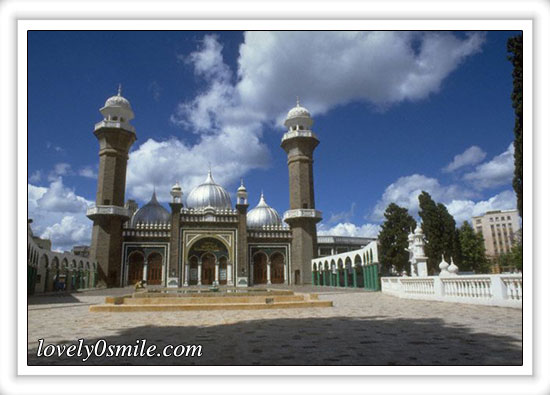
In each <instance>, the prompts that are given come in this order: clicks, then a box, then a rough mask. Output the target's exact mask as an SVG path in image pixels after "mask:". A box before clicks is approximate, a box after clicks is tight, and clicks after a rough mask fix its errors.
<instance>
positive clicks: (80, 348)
mask: <svg viewBox="0 0 550 395" xmlns="http://www.w3.org/2000/svg"><path fill="white" fill-rule="evenodd" d="M36 356H37V357H43V358H61V357H65V356H66V357H69V358H81V359H82V362H86V361H87V360H88V359H89V358H90V357H92V356H94V357H98V358H101V357H107V358H118V357H146V358H153V357H156V358H169V357H176V358H182V357H183V358H188V357H191V358H193V357H202V345H200V344H199V345H196V344H178V345H172V344H167V345H166V346H163V347H157V345H156V344H147V339H138V340H136V342H135V344H109V343H108V342H107V341H106V340H105V339H98V340H96V341H95V342H93V343H90V344H86V343H85V340H84V339H78V340H77V341H76V343H73V344H44V339H38V349H37V351H36Z"/></svg>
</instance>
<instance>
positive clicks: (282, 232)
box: [247, 225, 292, 239]
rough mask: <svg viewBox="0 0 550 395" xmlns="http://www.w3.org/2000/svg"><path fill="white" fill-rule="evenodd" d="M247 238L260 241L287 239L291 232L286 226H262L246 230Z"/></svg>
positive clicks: (290, 236)
mask: <svg viewBox="0 0 550 395" xmlns="http://www.w3.org/2000/svg"><path fill="white" fill-rule="evenodd" d="M247 234H248V237H253V238H260V239H267V238H269V239H289V238H292V231H291V230H290V229H289V228H288V227H286V226H281V225H279V226H275V225H267V226H266V225H264V226H262V227H261V228H257V229H248V232H247Z"/></svg>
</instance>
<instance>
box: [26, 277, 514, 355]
mask: <svg viewBox="0 0 550 395" xmlns="http://www.w3.org/2000/svg"><path fill="white" fill-rule="evenodd" d="M292 289H294V290H295V291H298V292H316V293H318V294H319V298H320V299H325V300H332V301H333V302H334V307H332V308H313V309H289V310H247V311H182V312H155V313H151V312H141V313H90V312H89V311H88V309H89V306H90V305H92V304H98V303H103V301H104V298H105V296H106V295H122V294H127V293H131V292H132V289H130V288H125V289H108V290H94V291H89V292H84V293H76V294H72V295H64V296H62V295H55V296H33V297H31V298H30V299H29V307H28V347H29V353H28V364H29V365H41V364H44V365H521V364H522V311H521V310H519V309H510V308H502V307H491V306H476V305H466V304H455V303H444V302H433V301H418V300H407V299H398V298H395V297H392V296H389V295H384V294H382V293H380V292H366V291H362V290H354V289H351V290H350V289H337V288H320V287H292ZM39 338H43V339H44V342H45V344H50V343H55V344H60V343H64V344H67V345H70V344H76V342H77V339H80V338H82V339H84V343H85V344H92V343H94V342H95V341H96V340H98V339H105V340H106V342H107V344H128V345H135V344H136V340H138V339H147V345H149V344H156V345H157V347H158V348H162V347H164V346H165V345H166V344H173V345H174V346H176V345H178V344H186V345H187V344H197V345H198V344H200V345H202V357H200V358H196V357H195V358H191V357H188V358H185V357H180V358H176V357H171V358H164V357H151V358H147V357H141V358H140V357H116V358H115V357H112V358H106V357H94V356H92V357H91V358H90V359H89V360H88V361H87V362H82V360H81V359H80V358H77V357H73V358H68V357H62V358H54V357H50V358H44V357H37V356H36V350H37V347H38V339H39Z"/></svg>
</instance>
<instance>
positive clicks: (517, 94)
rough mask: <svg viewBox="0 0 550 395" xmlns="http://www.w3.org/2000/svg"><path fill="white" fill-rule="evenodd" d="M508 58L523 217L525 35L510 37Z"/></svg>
mask: <svg viewBox="0 0 550 395" xmlns="http://www.w3.org/2000/svg"><path fill="white" fill-rule="evenodd" d="M507 50H508V53H509V55H508V60H510V62H512V65H513V66H514V70H513V71H512V77H513V79H514V88H513V90H512V107H514V112H515V114H516V122H515V126H514V167H515V169H514V180H513V181H512V185H513V187H514V191H515V192H516V197H517V207H518V211H519V215H520V216H521V217H523V35H522V34H520V35H517V36H514V37H510V38H509V39H508V43H507Z"/></svg>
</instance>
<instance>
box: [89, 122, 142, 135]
mask: <svg viewBox="0 0 550 395" xmlns="http://www.w3.org/2000/svg"><path fill="white" fill-rule="evenodd" d="M102 128H108V129H124V130H126V131H128V132H132V133H136V129H135V128H134V127H133V126H132V125H130V124H129V123H128V122H120V121H112V120H107V119H104V120H103V121H100V122H98V123H96V124H95V126H94V131H96V130H98V129H102Z"/></svg>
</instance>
